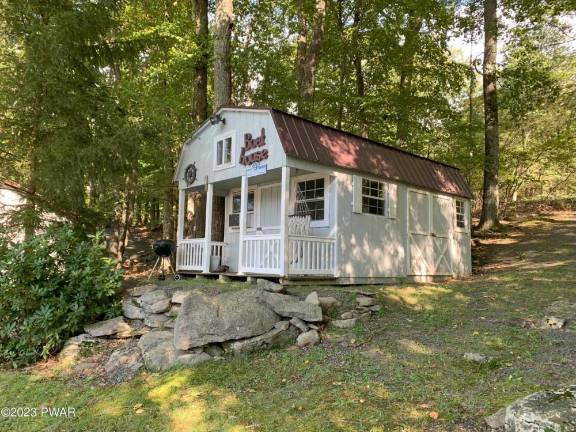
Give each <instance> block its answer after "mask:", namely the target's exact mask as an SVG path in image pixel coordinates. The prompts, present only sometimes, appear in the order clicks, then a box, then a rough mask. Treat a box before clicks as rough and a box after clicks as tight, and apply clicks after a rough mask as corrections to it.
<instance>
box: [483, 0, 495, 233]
mask: <svg viewBox="0 0 576 432" xmlns="http://www.w3.org/2000/svg"><path fill="white" fill-rule="evenodd" d="M496 14H497V0H484V70H483V80H482V85H483V90H484V150H485V151H484V153H485V157H484V188H483V191H482V214H481V216H480V224H479V226H478V228H479V229H480V230H483V231H485V230H489V229H491V228H492V227H494V226H497V225H498V224H499V221H498V205H499V202H498V201H499V197H498V169H499V157H500V143H499V136H498V99H497V96H496V52H497V51H496V50H497V40H498V21H497V15H496Z"/></svg>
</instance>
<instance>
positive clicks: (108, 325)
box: [84, 316, 132, 337]
mask: <svg viewBox="0 0 576 432" xmlns="http://www.w3.org/2000/svg"><path fill="white" fill-rule="evenodd" d="M84 331H85V332H86V333H88V334H89V335H90V336H92V337H102V336H112V335H118V336H120V337H125V336H124V335H128V334H132V327H131V326H130V325H129V324H128V323H126V321H125V320H124V317H121V316H119V317H116V318H112V319H109V320H105V321H100V322H97V323H94V324H89V325H87V326H86V327H84Z"/></svg>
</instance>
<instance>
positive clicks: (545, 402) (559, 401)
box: [505, 385, 576, 432]
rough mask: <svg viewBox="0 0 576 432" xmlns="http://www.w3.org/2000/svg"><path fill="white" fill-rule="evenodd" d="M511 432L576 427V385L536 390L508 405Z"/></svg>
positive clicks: (558, 430)
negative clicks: (536, 391)
mask: <svg viewBox="0 0 576 432" xmlns="http://www.w3.org/2000/svg"><path fill="white" fill-rule="evenodd" d="M505 429H506V431H507V432H540V431H549V432H567V431H574V430H576V385H573V386H570V387H567V388H564V389H561V390H556V391H542V392H538V393H533V394H531V395H529V396H527V397H525V398H522V399H519V400H517V401H516V402H514V403H512V404H511V405H509V406H507V407H506V420H505Z"/></svg>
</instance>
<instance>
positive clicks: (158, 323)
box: [144, 314, 172, 328]
mask: <svg viewBox="0 0 576 432" xmlns="http://www.w3.org/2000/svg"><path fill="white" fill-rule="evenodd" d="M169 321H172V320H171V319H170V318H169V317H167V316H166V315H164V314H149V315H146V318H144V324H146V325H147V326H148V327H152V328H158V327H166V323H168V322H169Z"/></svg>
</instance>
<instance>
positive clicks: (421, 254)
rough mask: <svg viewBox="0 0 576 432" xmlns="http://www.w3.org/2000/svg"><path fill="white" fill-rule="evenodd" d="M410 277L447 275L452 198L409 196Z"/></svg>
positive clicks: (423, 194)
mask: <svg viewBox="0 0 576 432" xmlns="http://www.w3.org/2000/svg"><path fill="white" fill-rule="evenodd" d="M408 218H409V219H408V235H409V239H408V244H409V253H410V274H412V275H416V276H431V275H449V274H451V273H452V267H451V264H450V263H451V259H450V229H451V221H452V199H451V198H449V197H444V196H439V195H433V194H430V193H428V192H424V191H415V190H411V191H409V193H408Z"/></svg>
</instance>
